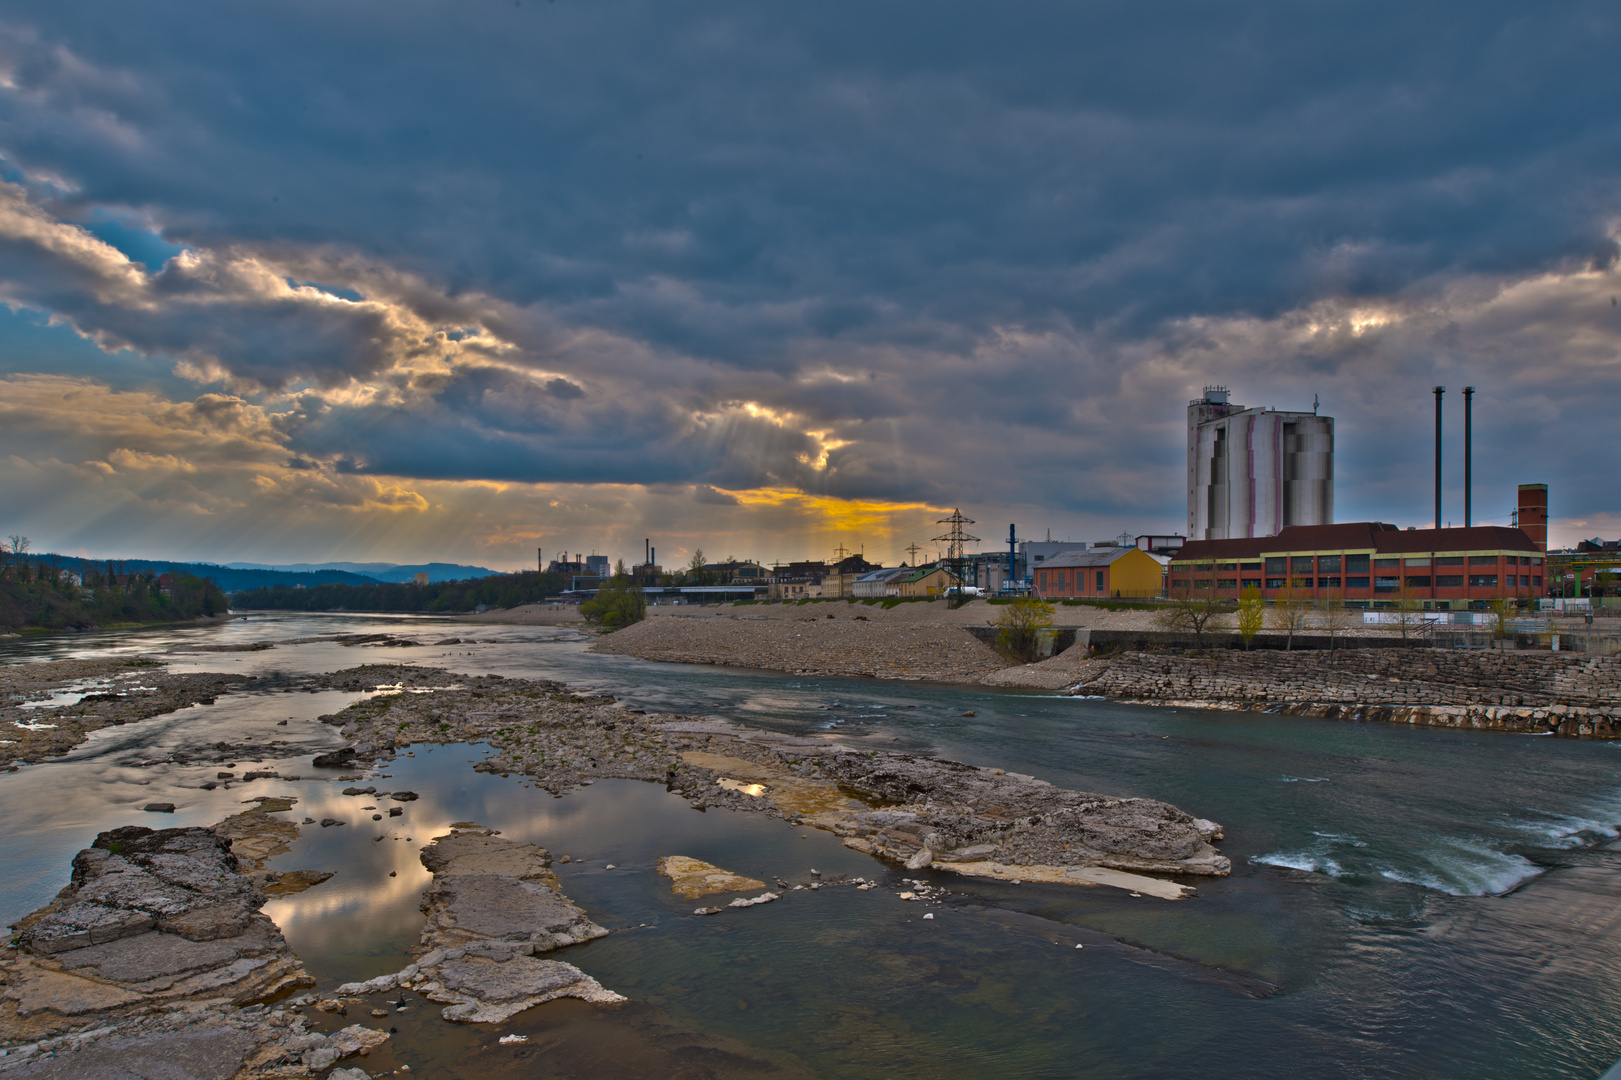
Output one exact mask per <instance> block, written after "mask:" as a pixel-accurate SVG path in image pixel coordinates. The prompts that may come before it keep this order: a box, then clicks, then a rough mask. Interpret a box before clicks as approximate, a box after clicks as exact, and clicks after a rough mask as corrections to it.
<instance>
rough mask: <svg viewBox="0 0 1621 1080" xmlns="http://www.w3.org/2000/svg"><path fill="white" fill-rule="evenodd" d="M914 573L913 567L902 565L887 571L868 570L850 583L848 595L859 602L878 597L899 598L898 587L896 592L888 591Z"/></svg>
mask: <svg viewBox="0 0 1621 1080" xmlns="http://www.w3.org/2000/svg"><path fill="white" fill-rule="evenodd" d="M915 572H916V568H915V567H910V566H907V565H906V564H905V563H902V564H901V565H900V566H892V567H890V568H889V569H888V570H869V571H868V572H867V573H865V574H862V575H861V576H859V577H857V578H856V579H855V580H854V581H853V582H851V583H850V595H851V596H853V597H856V598H857V599H861V600H870V599H872V598H874V597H879V596H899V595H900V592H899V591H898V590H899V586H895V589H896V591H894V592H891V591H889V590H890V588H891V586H892V585H893V584H894V582H895V581H897V580H898V579H900V578H903V577H906V576H907V575H908V574H912V573H915Z"/></svg>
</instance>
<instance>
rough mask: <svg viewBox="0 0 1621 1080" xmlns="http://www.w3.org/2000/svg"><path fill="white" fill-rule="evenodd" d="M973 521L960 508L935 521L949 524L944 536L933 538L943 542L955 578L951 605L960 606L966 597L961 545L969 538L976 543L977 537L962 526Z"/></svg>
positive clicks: (940, 523) (938, 523)
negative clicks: (955, 593) (953, 597)
mask: <svg viewBox="0 0 1621 1080" xmlns="http://www.w3.org/2000/svg"><path fill="white" fill-rule="evenodd" d="M973 523H974V519H973V518H966V517H963V516H962V511H961V510H953V511H952V512H951V516H950V517H944V518H941V519H940V520H939V521H938V522H936V523H935V524H937V525H950V526H951V528H950V529H949V530H948V531H947V532H946V534H945V535H944V536H936V537H935V538H934V539H935V540H938V541H944V542H945V545H946V562H948V563H949V564H950V565H951V573H952V576H954V577H955V578H956V579H957V602H956V603H955V604H952V605H950V606H952V607H957V606H960V605H962V604H963V603H965V602H966V601H967V599H968V598H967V595H966V594H965V593H964V592H963V589H964V588H965V582H964V576H965V575H964V573H963V563H964V562H965V561H966V560H965V559H964V558H963V552H962V549H963V545H964V544H966V543H967V542H968V541H970V540H972V541H974V542H975V543H978V542H979V537H977V536H969V535H968V533H967V532H966V531H965V530H964V528H963V526H965V525H972V524H973ZM948 595H949V594H948Z"/></svg>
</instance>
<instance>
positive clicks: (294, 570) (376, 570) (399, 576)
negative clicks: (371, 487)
mask: <svg viewBox="0 0 1621 1080" xmlns="http://www.w3.org/2000/svg"><path fill="white" fill-rule="evenodd" d="M225 565H226V566H227V567H229V568H231V569H233V570H274V571H279V572H281V573H289V574H319V573H325V572H327V571H330V570H341V571H344V572H346V573H350V574H360V575H361V576H363V577H368V578H371V579H372V580H373V581H395V582H398V581H410V582H414V581H415V580H416V576H417V575H418V574H421V573H426V574H427V575H428V580H429V581H430V582H432V583H433V584H438V583H439V582H441V581H467V580H470V579H472V578H486V577H497V576H499V575H500V574H501V571H499V570H491V569H489V568H488V567H483V566H467V565H464V564H462V563H442V562H434V563H419V564H417V565H415V566H401V565H399V564H398V563H356V562H329V563H284V564H279V565H278V564H273V563H245V562H234V563H226V564H225Z"/></svg>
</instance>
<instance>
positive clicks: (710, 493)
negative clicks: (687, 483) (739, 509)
mask: <svg viewBox="0 0 1621 1080" xmlns="http://www.w3.org/2000/svg"><path fill="white" fill-rule="evenodd" d="M692 501H693V502H695V503H701V504H703V505H704V506H737V505H738V498H737V496H736V495H733V494H732V493H731V492H728V491H718V490H716V489H715V488H713V487H710V486H709V485H708V484H699V485H698V486H697V487H695V488H693V489H692Z"/></svg>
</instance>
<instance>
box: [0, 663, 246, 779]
mask: <svg viewBox="0 0 1621 1080" xmlns="http://www.w3.org/2000/svg"><path fill="white" fill-rule="evenodd" d="M246 681H247V679H246V677H245V676H242V675H225V674H219V673H215V672H201V673H190V674H175V673H172V672H170V671H169V670H168V669H167V668H166V667H165V666H164V665H163V664H162V663H160V662H158V661H156V660H149V659H135V660H128V659H117V660H55V661H50V662H46V663H40V664H7V665H4V666H0V761H9V762H11V764H12V766H13V767H15V766H16V765H18V764H28V763H31V762H36V761H43V760H44V759H46V758H48V757H55V756H57V755H60V754H65V753H67V752H68V751H69V750H71V749H73V748H74V747H75V746H77V745H79V744H80V743H82V742H84V740H85V739H86V738H87V737H88V736H89V735H90V733H91V732H92V731H96V730H98V729H100V728H104V727H108V726H112V725H120V724H133V723H137V722H139V721H141V720H146V719H148V718H150V717H153V716H161V715H163V714H164V713H171V712H174V711H175V710H176V709H183V708H185V707H187V706H188V705H207V704H210V703H212V702H213V701H214V699H215V698H217V697H219V695H221V694H223V693H226V692H227V691H229V690H231V689H233V688H234V687H237V686H239V685H241V684H242V683H244V682H246Z"/></svg>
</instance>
